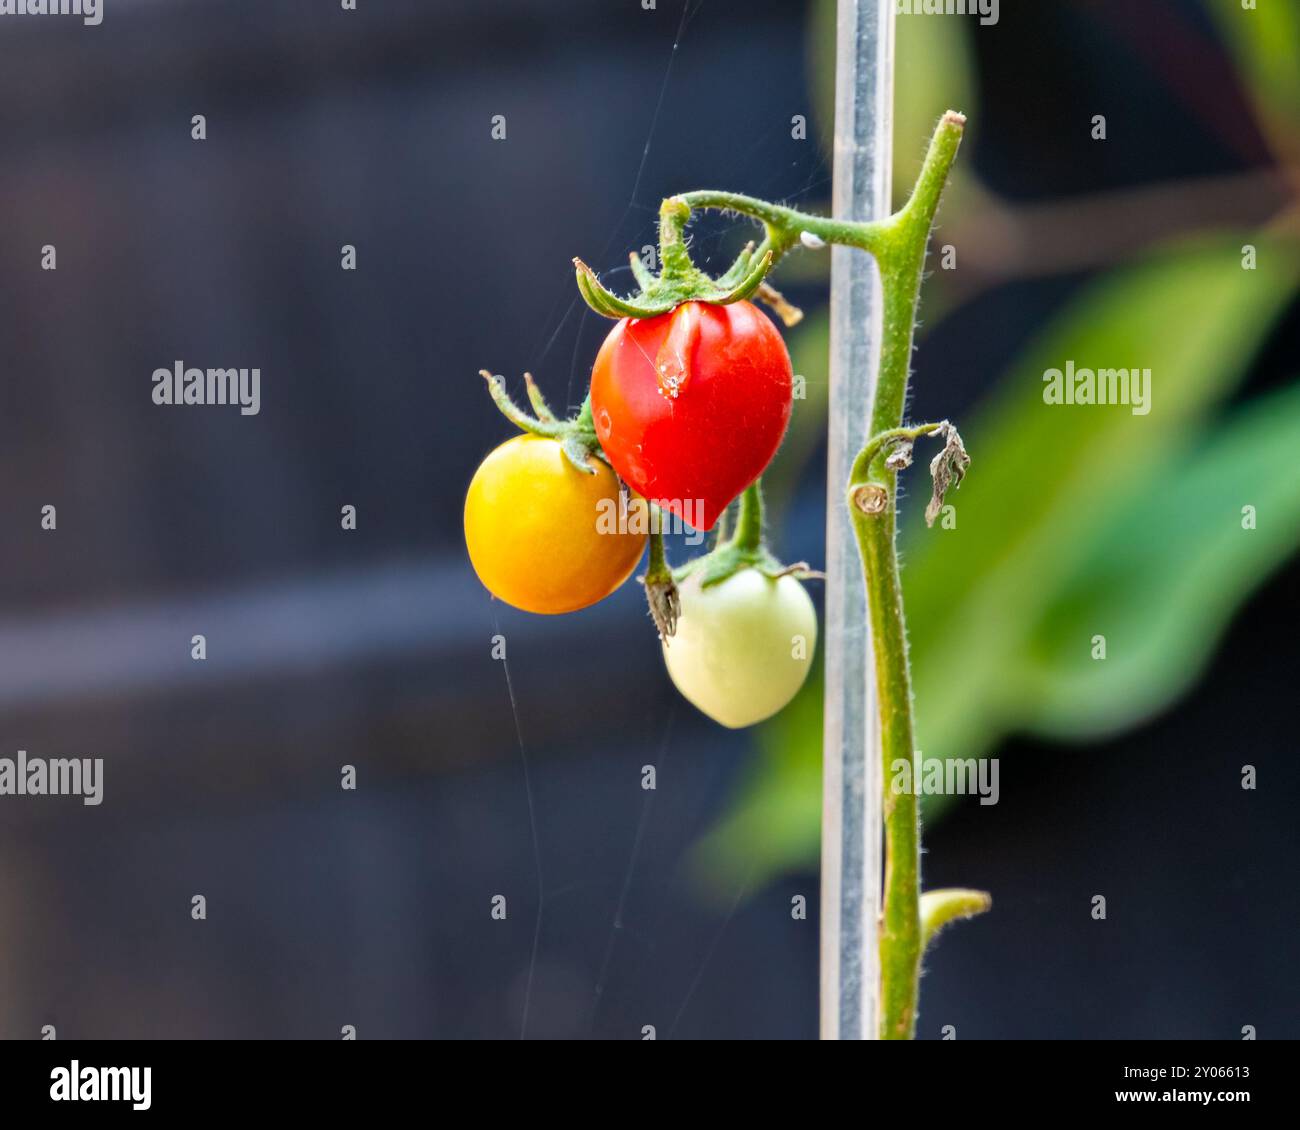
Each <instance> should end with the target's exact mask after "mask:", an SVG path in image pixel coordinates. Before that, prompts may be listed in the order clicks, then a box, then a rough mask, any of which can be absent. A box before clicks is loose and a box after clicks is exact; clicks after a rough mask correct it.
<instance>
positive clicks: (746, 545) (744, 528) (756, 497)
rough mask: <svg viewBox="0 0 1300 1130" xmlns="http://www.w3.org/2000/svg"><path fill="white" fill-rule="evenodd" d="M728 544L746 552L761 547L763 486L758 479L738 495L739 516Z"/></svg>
mask: <svg viewBox="0 0 1300 1130" xmlns="http://www.w3.org/2000/svg"><path fill="white" fill-rule="evenodd" d="M730 544H732V545H734V546H735V547H736V548H737V549H740V550H744V551H745V552H746V553H757V552H758V551H759V550H760V549H762V547H763V488H762V486H761V485H760V480H758V479H755V480H754V481H753V482H752V483H750V484H749V486H748V487H746V488H745V493H744V494H742V495H741V496H740V516H739V517H738V518H737V519H736V532H735V533H734V534H733V535H732V537H731V543H730Z"/></svg>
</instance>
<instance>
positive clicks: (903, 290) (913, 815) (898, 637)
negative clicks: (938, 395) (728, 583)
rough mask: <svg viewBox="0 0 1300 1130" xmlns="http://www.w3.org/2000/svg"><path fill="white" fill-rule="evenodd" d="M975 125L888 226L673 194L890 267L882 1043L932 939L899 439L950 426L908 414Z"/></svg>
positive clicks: (943, 150)
mask: <svg viewBox="0 0 1300 1130" xmlns="http://www.w3.org/2000/svg"><path fill="white" fill-rule="evenodd" d="M965 125H966V119H965V118H964V117H963V116H962V115H961V114H958V113H956V112H954V111H949V112H948V113H946V114H945V115H944V116H943V117H942V118H941V119H940V121H939V124H938V126H937V127H936V129H935V132H934V137H933V139H932V140H931V143H930V149H929V152H928V154H927V155H926V159H925V164H924V166H923V168H922V170H921V175H920V177H919V178H918V179H917V182H916V187H915V188H914V190H913V192H912V196H911V198H910V199H909V200H908V202H907V203H906V204H905V205H904V206H903V208H902V209H900V210H899V211H897V212H895V213H894V214H893V215H892V216H890V217H889V218H888V219H886V220H882V221H873V222H868V223H856V222H850V221H845V220H836V219H832V218H829V217H825V216H814V215H810V214H808V213H805V212H800V211H798V210H796V209H794V208H788V207H785V206H784V205H780V204H771V203H768V202H767V201H765V200H758V199H756V198H754V197H752V196H743V195H741V194H739V193H734V192H715V191H712V190H701V191H697V192H686V193H682V194H681V195H680V196H678V197H676V198H674V208H673V213H672V216H673V220H674V223H677V222H680V221H681V220H682V218H683V216H682V209H681V208H680V204H681V203H684V204H685V205H686V206H687V209H686V216H687V217H689V209H691V208H702V209H703V208H711V209H719V210H722V211H729V212H736V213H739V214H741V215H745V216H749V217H750V218H752V219H755V220H757V221H759V222H760V223H761V224H762V225H763V228H764V239H763V242H762V243H761V244H760V245H759V247H758V250H757V252H755V254H756V255H758V256H761V255H763V254H765V253H767V252H771V255H772V262H775V261H776V260H778V259H780V258H781V256H783V255H784V254H785V253H786V252H788V251H789V250H791V249H792V248H793V247H795V246H796V245H797V244H799V243H801V242H802V243H804V244H811V245H813V246H816V244H817V242H818V241H820V242H822V243H838V244H846V245H848V246H851V247H857V248H860V249H861V250H863V251H867V252H869V253H870V254H871V255H872V256H873V257H874V258H875V260H876V263H877V265H878V266H879V268H880V277H881V283H882V287H883V291H884V317H883V322H882V326H881V338H880V353H881V356H880V373H879V379H878V380H877V382H876V394H875V400H874V402H873V403H872V405H871V413H870V427H869V430H868V433H867V434H868V435H869V436H870V437H871V438H870V439H869V440H868V442H867V444H866V446H864V447H863V449H862V451H861V452H860V453H859V455H858V457H857V459H856V460H855V462H854V465H853V470H852V474H851V475H850V482H849V487H848V496H847V503H848V506H849V510H850V513H851V515H852V521H853V528H854V532H855V535H856V538H857V543H858V551H859V554H860V555H861V558H862V566H863V581H864V583H865V585H866V590H867V607H868V611H869V614H870V618H871V636H872V643H873V647H874V652H875V656H874V660H875V672H876V695H877V700H878V703H879V715H880V740H881V750H882V768H883V774H882V780H881V790H882V793H883V798H884V805H883V809H884V823H885V866H884V894H883V904H882V911H881V922H880V935H879V947H880V970H881V985H880V1036H881V1037H882V1038H883V1039H909V1038H911V1037H912V1036H913V1035H914V1034H915V1030H916V1003H917V987H918V981H919V978H920V969H921V955H922V952H923V950H924V947H925V941H926V937H927V935H926V932H925V929H924V928H923V925H922V919H921V881H920V870H921V834H920V824H919V818H918V808H917V799H916V790H915V789H909V790H906V791H904V792H901V793H898V794H895V793H894V792H893V790H892V788H891V781H892V779H893V773H892V767H893V766H895V765H896V763H897V762H899V761H901V762H903V763H905V764H906V765H907V766H908V767H909V768H911V767H913V766H914V762H915V734H914V724H913V718H912V681H911V671H910V668H909V665H908V657H907V627H906V622H905V620H904V617H903V597H902V588H901V584H900V580H899V568H898V550H897V545H896V537H897V528H898V522H897V497H898V496H897V470H896V469H894V468H893V467H891V466H890V465H889V463H888V462H887V460H888V459H889V455H890V452H891V450H893V448H894V446H895V445H896V444H897V443H898V442H900V441H904V440H909V439H913V440H914V439H918V438H920V437H921V436H923V435H929V434H932V433H933V432H936V431H939V430H940V429H941V428H942V427H944V425H939V424H924V425H920V426H918V427H914V428H904V427H903V414H904V410H905V407H906V402H907V382H908V375H909V371H910V366H911V360H912V344H913V337H914V331H915V327H916V308H917V302H918V299H919V296H920V289H921V276H922V272H923V268H924V265H925V254H926V248H927V245H928V243H929V238H930V231H931V228H932V227H933V225H934V217H935V212H936V210H937V209H938V206H939V198H940V196H941V195H942V194H943V189H944V185H945V184H946V183H947V179H948V172H949V170H950V168H951V167H952V163H953V160H954V159H955V158H956V156H957V149H958V147H959V146H960V144H961V138H962V133H963V130H964V128H965ZM678 230H680V229H678ZM809 237H812V238H811V239H810V238H809ZM741 520H742V522H743V520H744V510H743V508H742V519H741ZM973 894H974V895H978V894H979V892H974V893H973ZM984 897H985V899H987V896H984ZM963 905H973V904H970V903H969V902H968V903H967V904H963Z"/></svg>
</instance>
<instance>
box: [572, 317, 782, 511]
mask: <svg viewBox="0 0 1300 1130" xmlns="http://www.w3.org/2000/svg"><path fill="white" fill-rule="evenodd" d="M792 383H793V373H792V372H791V368H790V355H789V354H788V353H787V352H786V349H785V342H784V341H782V340H781V335H780V334H779V333H778V332H777V329H776V327H775V326H774V325H773V324H772V322H771V321H770V320H769V319H768V317H767V315H766V314H764V313H763V312H762V311H760V310H759V309H758V308H757V307H755V306H752V305H750V304H749V303H748V302H733V303H731V304H730V305H727V306H715V305H711V304H708V303H703V302H686V303H683V304H682V305H681V306H678V307H677V309H675V310H672V311H670V312H669V313H667V314H661V315H660V316H659V317H657V318H624V319H623V320H622V321H621V322H619V323H618V325H616V326H615V327H614V328H613V329H612V330H611V331H610V334H609V336H608V337H607V338H606V339H605V343H604V344H603V345H602V346H601V347H600V352H599V353H598V354H597V356H596V364H595V368H594V369H593V370H592V374H591V409H592V416H593V418H594V420H595V423H596V435H597V436H598V437H599V439H600V444H601V446H602V447H603V448H604V449H605V454H606V455H608V456H609V461H610V464H611V465H612V466H613V468H614V470H616V471H617V472H618V473H619V475H620V476H621V477H622V479H623V481H624V482H626V483H627V484H628V486H630V487H631V488H632V489H633V490H634V491H636V493H637V494H639V495H641V496H642V497H643V498H646V499H650V500H651V501H653V502H655V503H657V504H658V505H659V506H661V507H662V508H663V509H665V510H668V511H671V512H672V513H673V514H676V515H677V516H678V517H679V518H681V519H682V521H684V522H686V523H688V524H689V525H691V526H694V527H695V528H696V529H699V530H711V529H712V528H713V525H714V523H715V522H716V521H717V520H718V517H719V515H720V514H721V513H722V512H723V510H725V509H726V508H727V504H728V503H730V502H731V500H732V499H734V498H735V497H736V496H737V495H738V494H740V492H741V491H743V490H744V489H745V488H746V487H747V486H749V484H750V483H752V482H753V481H754V480H755V479H756V478H758V476H759V475H761V474H762V473H763V470H764V469H765V468H766V467H767V465H768V463H770V462H771V460H772V456H773V455H775V454H776V449H777V448H778V447H780V446H781V440H782V439H783V438H784V436H785V429H786V426H787V425H788V424H789V422H790V408H791V389H792Z"/></svg>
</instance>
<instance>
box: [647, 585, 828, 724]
mask: <svg viewBox="0 0 1300 1130" xmlns="http://www.w3.org/2000/svg"><path fill="white" fill-rule="evenodd" d="M680 596H681V615H680V616H679V618H678V620H677V633H676V635H674V636H673V637H672V638H671V639H670V640H668V641H666V642H665V643H664V645H663V651H664V663H665V664H666V665H667V667H668V674H669V676H670V677H671V678H672V680H673V683H674V684H675V685H676V687H677V689H678V690H679V691H681V693H682V695H683V696H684V697H685V698H686V699H687V700H688V701H690V702H691V703H692V704H693V705H695V706H696V707H698V708H699V709H700V710H702V711H703V712H704V713H705V714H707V715H708V716H709V717H710V718H712V719H713V720H714V721H715V722H720V723H721V724H722V725H724V726H728V727H730V728H731V729H733V730H734V729H740V728H741V727H743V726H752V725H754V724H755V723H757V722H762V721H763V720H764V719H765V718H771V717H772V715H773V714H776V713H777V712H778V711H779V710H781V709H782V708H783V707H784V706H785V705H786V704H787V703H788V702H789V701H790V700H791V699H792V698H794V696H795V695H796V694H797V693H798V691H799V688H800V687H802V686H803V684H804V680H805V679H806V678H807V677H808V670H809V668H810V667H811V666H812V657H813V651H814V650H815V648H816V646H817V611H816V609H815V608H814V607H813V602H812V598H811V597H810V596H809V595H808V592H807V590H806V589H805V588H804V587H803V585H802V584H800V582H799V581H797V580H796V579H795V578H794V577H779V578H777V579H776V580H773V579H772V578H770V577H766V576H764V575H763V574H762V573H760V572H759V571H758V570H757V569H741V570H740V571H739V572H738V573H735V574H733V575H732V576H730V577H728V578H727V579H726V580H725V581H721V582H719V583H718V584H716V585H710V586H709V587H707V588H705V587H703V586H701V584H700V580H699V576H698V574H697V575H695V576H690V577H688V578H687V579H686V580H685V581H683V582H682V584H681V586H680Z"/></svg>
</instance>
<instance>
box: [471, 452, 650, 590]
mask: <svg viewBox="0 0 1300 1130" xmlns="http://www.w3.org/2000/svg"><path fill="white" fill-rule="evenodd" d="M595 467H596V473H595V474H594V475H588V474H584V473H583V472H582V471H579V470H578V469H577V468H576V467H575V466H574V465H573V464H572V463H570V462H569V459H568V457H567V456H566V455H565V454H564V452H563V450H562V449H561V447H560V445H559V443H557V442H556V441H555V440H553V439H547V438H545V437H543V436H535V435H521V436H516V437H515V438H514V439H512V440H507V441H506V442H505V443H503V444H502V445H501V446H500V447H498V448H497V449H496V450H495V451H493V452H492V454H491V455H489V456H488V457H487V458H486V459H484V460H483V462H482V463H481V464H480V465H479V469H478V470H477V471H475V472H474V478H473V480H472V481H471V482H470V484H469V491H468V493H467V494H466V496H465V544H466V546H467V547H468V548H469V559H470V561H471V562H472V563H473V565H474V571H475V572H476V573H477V574H478V576H479V580H481V581H482V582H483V584H484V585H485V586H486V587H487V589H488V590H489V591H490V592H491V593H492V594H493V595H494V596H496V597H498V598H499V599H501V600H504V601H505V602H506V603H507V604H512V605H514V606H515V607H516V608H522V609H523V610H524V611H525V612H539V613H543V614H554V613H559V612H576V611H577V610H578V609H579V608H586V607H587V606H588V605H590V604H595V603H596V602H597V601H598V600H603V599H604V598H605V597H607V596H609V594H610V593H612V592H613V591H614V590H615V589H616V588H618V586H619V585H621V584H622V583H623V582H624V581H626V580H627V579H628V577H630V576H631V575H632V570H633V569H635V568H636V565H637V562H638V561H640V560H641V554H642V551H643V550H644V549H645V544H646V532H647V529H648V525H647V516H646V508H645V503H644V502H643V501H642V500H640V499H635V500H634V501H633V503H632V505H630V506H627V507H626V508H625V507H624V506H623V505H622V504H621V502H620V499H619V493H620V492H619V484H618V479H617V478H616V477H615V475H614V472H613V471H611V470H610V469H609V467H607V466H606V465H605V464H604V463H601V462H599V461H596V462H595Z"/></svg>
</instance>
